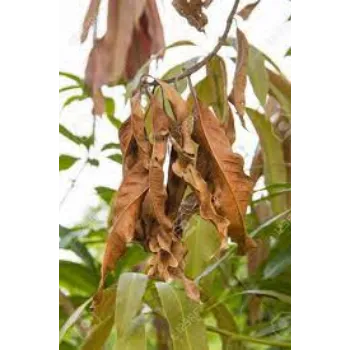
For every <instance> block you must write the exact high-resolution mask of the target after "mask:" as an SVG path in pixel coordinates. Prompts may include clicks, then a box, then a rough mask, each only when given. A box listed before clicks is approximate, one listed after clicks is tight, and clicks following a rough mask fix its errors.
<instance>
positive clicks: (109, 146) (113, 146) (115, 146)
mask: <svg viewBox="0 0 350 350" xmlns="http://www.w3.org/2000/svg"><path fill="white" fill-rule="evenodd" d="M110 149H120V144H119V143H113V142H111V143H107V144H106V145H104V146H103V147H102V149H101V151H107V150H110Z"/></svg>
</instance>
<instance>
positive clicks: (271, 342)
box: [207, 326, 291, 349]
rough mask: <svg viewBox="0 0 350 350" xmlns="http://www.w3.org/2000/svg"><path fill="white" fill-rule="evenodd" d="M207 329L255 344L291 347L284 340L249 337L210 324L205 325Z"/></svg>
mask: <svg viewBox="0 0 350 350" xmlns="http://www.w3.org/2000/svg"><path fill="white" fill-rule="evenodd" d="M207 330H208V331H209V332H214V333H217V334H221V335H225V336H227V337H230V338H231V339H234V340H241V341H246V342H250V343H255V344H262V345H270V346H276V347H280V348H288V349H290V348H291V344H290V343H285V342H281V341H276V340H269V339H261V338H253V337H250V336H248V335H243V334H236V333H232V332H229V331H225V330H223V329H219V328H216V327H212V326H207Z"/></svg>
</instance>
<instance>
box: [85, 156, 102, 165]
mask: <svg viewBox="0 0 350 350" xmlns="http://www.w3.org/2000/svg"><path fill="white" fill-rule="evenodd" d="M87 162H88V163H89V164H90V165H92V166H95V167H98V166H99V165H100V162H99V161H98V159H95V158H89V159H88V161H87Z"/></svg>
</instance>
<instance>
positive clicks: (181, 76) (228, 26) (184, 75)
mask: <svg viewBox="0 0 350 350" xmlns="http://www.w3.org/2000/svg"><path fill="white" fill-rule="evenodd" d="M239 1H240V0H235V3H234V5H233V8H232V10H231V12H230V15H229V16H228V18H227V21H226V28H225V31H224V33H223V35H222V36H221V37H220V38H219V41H218V43H217V44H216V46H215V47H214V49H213V50H212V51H211V52H210V53H209V55H208V56H206V57H205V58H203V60H202V61H199V62H198V63H196V64H194V65H193V66H192V67H190V68H188V69H186V70H184V72H183V73H181V74H179V75H178V76H175V77H173V78H170V79H166V80H164V82H166V83H168V84H171V83H174V82H176V81H179V80H182V79H185V78H187V77H189V76H191V75H192V74H193V73H195V72H197V71H198V70H200V69H201V68H202V67H204V66H205V65H206V64H207V63H208V62H209V61H210V60H211V59H212V58H213V57H214V56H215V55H216V54H217V53H218V52H219V50H220V49H221V47H222V46H223V45H224V44H225V42H226V39H227V37H228V34H229V32H230V29H231V26H232V22H233V19H234V17H235V14H236V12H237V9H238V5H239ZM141 83H143V84H146V85H158V83H157V82H156V81H153V82H141Z"/></svg>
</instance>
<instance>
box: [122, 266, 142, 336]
mask: <svg viewBox="0 0 350 350" xmlns="http://www.w3.org/2000/svg"><path fill="white" fill-rule="evenodd" d="M147 281H148V278H147V276H146V275H143V274H140V273H131V272H127V273H123V274H122V275H121V276H120V278H119V281H118V288H117V301H116V306H115V327H116V329H117V335H118V338H123V337H125V336H126V335H127V334H128V332H129V330H130V325H131V322H132V320H133V319H134V317H135V316H136V315H137V313H138V312H139V311H140V308H141V305H142V298H143V295H144V293H145V290H146V286H147Z"/></svg>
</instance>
